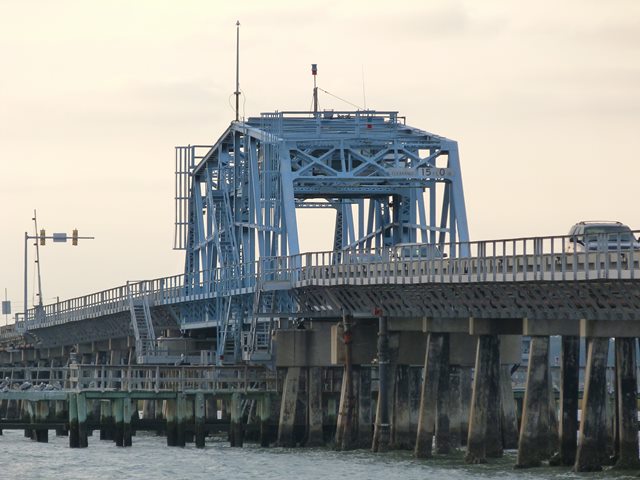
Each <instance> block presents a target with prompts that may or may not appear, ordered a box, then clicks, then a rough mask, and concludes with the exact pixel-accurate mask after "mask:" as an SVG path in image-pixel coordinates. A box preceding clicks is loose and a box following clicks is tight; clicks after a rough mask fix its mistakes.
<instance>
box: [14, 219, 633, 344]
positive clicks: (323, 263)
mask: <svg viewBox="0 0 640 480" xmlns="http://www.w3.org/2000/svg"><path fill="white" fill-rule="evenodd" d="M638 233H639V231H634V232H633V235H634V237H636V236H637V235H638ZM595 245H596V247H597V248H595V249H593V250H590V251H587V252H585V251H579V250H580V245H579V242H578V241H577V240H576V239H575V238H573V239H572V238H570V237H569V236H550V237H533V238H515V239H500V240H485V241H474V242H459V243H456V244H439V245H438V247H439V251H440V252H441V255H439V256H437V257H435V258H434V256H433V254H429V255H428V257H427V256H422V255H420V249H416V252H417V253H414V252H412V251H411V249H409V254H408V255H404V254H403V255H402V256H400V255H399V253H398V251H397V249H394V247H384V248H374V249H352V250H342V251H328V252H312V253H303V254H298V255H291V256H287V257H264V258H261V259H260V260H258V261H257V262H253V263H245V264H242V265H238V266H232V267H225V268H224V269H222V268H217V269H215V270H204V271H200V272H196V273H189V274H179V275H173V276H169V277H163V278H158V279H154V280H144V281H142V282H138V283H136V284H134V286H133V288H134V289H136V290H134V294H135V295H147V296H148V301H149V303H150V305H152V306H153V305H166V304H177V303H182V302H186V301H197V300H205V299H210V298H215V297H219V296H229V295H235V294H245V293H254V291H255V289H256V286H257V285H259V286H260V287H259V288H265V289H266V288H272V289H290V288H294V287H296V286H303V285H305V284H306V285H311V284H313V285H332V284H338V283H341V284H342V283H349V284H356V285H358V284H361V285H365V284H380V283H389V282H392V283H425V282H427V283H437V282H440V283H452V282H507V281H516V282H517V281H525V282H528V281H585V280H594V279H636V278H640V265H639V262H640V250H638V249H635V248H633V247H634V246H635V243H634V242H631V243H629V242H628V241H626V242H625V241H624V240H623V239H622V238H617V239H616V238H612V237H611V234H609V235H601V236H599V237H598V238H597V242H596V244H595ZM450 252H453V253H454V254H455V253H456V252H468V253H469V255H468V256H454V255H451V256H450V255H449V253H450ZM258 277H259V278H258ZM43 308H44V310H43V312H44V320H43V319H42V318H39V316H38V314H37V313H38V312H37V311H36V309H31V310H29V311H28V317H27V321H26V322H20V324H18V325H17V326H16V329H17V330H20V329H21V328H22V329H24V327H26V329H33V328H42V327H47V326H52V325H57V324H61V323H66V322H69V321H75V320H82V319H86V318H93V317H98V316H102V315H108V314H113V313H119V312H125V311H127V310H128V308H129V305H128V296H127V286H126V285H122V286H119V287H115V288H113V289H109V290H104V291H102V292H97V293H92V294H89V295H85V296H83V297H77V298H72V299H69V300H65V301H63V302H59V303H54V304H50V305H45V306H44V307H43ZM5 332H6V334H7V335H9V334H10V332H9V331H8V330H6V331H5Z"/></svg>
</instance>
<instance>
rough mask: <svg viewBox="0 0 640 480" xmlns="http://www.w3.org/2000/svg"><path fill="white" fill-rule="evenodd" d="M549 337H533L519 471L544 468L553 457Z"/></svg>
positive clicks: (524, 407)
mask: <svg viewBox="0 0 640 480" xmlns="http://www.w3.org/2000/svg"><path fill="white" fill-rule="evenodd" d="M549 415H550V413H549V337H547V336H534V337H531V343H530V347H529V366H528V369H527V386H526V391H525V394H524V406H523V409H522V425H521V426H520V438H519V442H518V458H517V461H516V467H518V468H530V467H538V466H540V465H541V462H542V460H544V459H546V458H548V456H549V444H550V430H549V418H550V417H549Z"/></svg>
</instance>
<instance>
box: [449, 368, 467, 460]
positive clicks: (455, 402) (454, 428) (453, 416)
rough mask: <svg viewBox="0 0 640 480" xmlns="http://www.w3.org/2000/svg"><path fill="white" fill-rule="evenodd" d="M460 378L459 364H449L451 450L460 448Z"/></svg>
mask: <svg viewBox="0 0 640 480" xmlns="http://www.w3.org/2000/svg"><path fill="white" fill-rule="evenodd" d="M460 380H461V378H460V366H459V365H451V366H450V367H449V440H450V444H451V448H452V449H453V450H457V449H459V448H460V445H461V444H462V437H463V435H462V433H463V432H462V399H461V398H460V397H461V395H462V392H461V388H460V387H461V385H460ZM465 433H466V432H465Z"/></svg>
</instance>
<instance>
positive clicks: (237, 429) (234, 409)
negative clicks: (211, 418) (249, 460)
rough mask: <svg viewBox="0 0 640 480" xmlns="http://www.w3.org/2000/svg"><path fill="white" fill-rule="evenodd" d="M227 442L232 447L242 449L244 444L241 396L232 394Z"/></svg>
mask: <svg viewBox="0 0 640 480" xmlns="http://www.w3.org/2000/svg"><path fill="white" fill-rule="evenodd" d="M229 440H230V442H229V443H230V444H231V446H232V447H242V445H243V444H244V425H243V424H242V396H241V395H240V394H239V393H234V394H233V395H232V396H231V423H230V425H229Z"/></svg>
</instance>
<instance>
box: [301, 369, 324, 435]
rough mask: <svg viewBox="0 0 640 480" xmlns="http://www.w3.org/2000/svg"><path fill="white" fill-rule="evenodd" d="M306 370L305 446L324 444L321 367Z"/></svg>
mask: <svg viewBox="0 0 640 480" xmlns="http://www.w3.org/2000/svg"><path fill="white" fill-rule="evenodd" d="M306 370H307V439H306V442H305V446H307V447H318V446H320V445H324V439H323V431H322V421H323V415H322V368H321V367H309V368H307V369H306Z"/></svg>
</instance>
